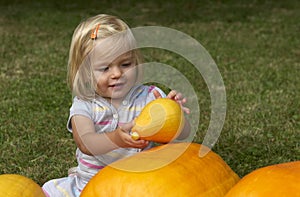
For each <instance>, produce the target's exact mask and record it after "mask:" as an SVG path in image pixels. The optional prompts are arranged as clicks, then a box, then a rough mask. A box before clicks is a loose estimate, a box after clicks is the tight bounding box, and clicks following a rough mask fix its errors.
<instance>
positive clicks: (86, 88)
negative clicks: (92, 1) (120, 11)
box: [68, 14, 142, 100]
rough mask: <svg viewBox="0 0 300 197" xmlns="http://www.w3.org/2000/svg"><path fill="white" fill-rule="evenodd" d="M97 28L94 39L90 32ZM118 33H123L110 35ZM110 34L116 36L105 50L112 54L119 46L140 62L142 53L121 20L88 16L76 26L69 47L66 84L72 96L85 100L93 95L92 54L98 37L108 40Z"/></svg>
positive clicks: (112, 17)
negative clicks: (136, 47)
mask: <svg viewBox="0 0 300 197" xmlns="http://www.w3.org/2000/svg"><path fill="white" fill-rule="evenodd" d="M96 27H98V28H96ZM96 29H97V30H98V31H97V32H95V33H96V37H97V38H96V39H92V38H91V33H92V32H94V31H95V30H96ZM124 32H125V33H124ZM120 33H123V34H121V36H117V37H116V36H113V35H117V34H119V35H120ZM112 36H113V37H115V38H112V40H110V41H113V44H112V45H111V46H110V48H109V49H107V50H106V53H114V52H116V51H117V50H118V51H120V48H121V49H122V51H123V52H126V51H131V52H132V54H133V57H134V60H135V62H136V64H140V63H141V59H142V58H141V55H140V54H139V52H138V50H137V49H135V46H136V45H135V39H134V37H133V35H132V33H131V31H130V29H129V27H128V26H127V24H126V23H125V22H124V21H122V20H121V19H119V18H117V17H115V16H110V15H105V14H100V15H97V16H94V17H91V18H88V19H87V20H85V21H83V22H81V23H80V24H79V25H78V26H77V28H76V29H75V31H74V33H73V37H72V41H71V46H70V52H69V61H68V83H69V86H70V89H71V91H72V93H73V95H75V96H77V97H79V98H81V99H85V100H92V99H94V98H95V94H96V89H97V85H96V80H95V77H94V73H93V69H92V66H91V64H92V62H91V53H92V51H93V50H94V49H95V43H96V42H99V41H98V40H100V41H101V40H104V39H106V38H109V39H111V37H112ZM119 55H121V54H119ZM138 72H139V71H138Z"/></svg>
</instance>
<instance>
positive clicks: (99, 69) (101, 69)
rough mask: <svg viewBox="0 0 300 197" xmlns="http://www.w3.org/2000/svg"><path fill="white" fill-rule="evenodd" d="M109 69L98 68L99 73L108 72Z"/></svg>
mask: <svg viewBox="0 0 300 197" xmlns="http://www.w3.org/2000/svg"><path fill="white" fill-rule="evenodd" d="M108 69H109V67H108V66H107V67H101V68H98V69H97V71H100V72H106V71H108Z"/></svg>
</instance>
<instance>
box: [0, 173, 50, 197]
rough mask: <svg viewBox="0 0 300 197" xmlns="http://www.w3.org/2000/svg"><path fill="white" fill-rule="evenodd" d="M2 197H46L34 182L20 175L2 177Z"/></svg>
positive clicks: (3, 175) (0, 188) (0, 196)
mask: <svg viewBox="0 0 300 197" xmlns="http://www.w3.org/2000/svg"><path fill="white" fill-rule="evenodd" d="M0 197H45V194H44V192H43V190H42V188H41V187H40V186H39V185H38V184H37V183H35V182H34V181H33V180H31V179H29V178H27V177H25V176H22V175H18V174H2V175H0Z"/></svg>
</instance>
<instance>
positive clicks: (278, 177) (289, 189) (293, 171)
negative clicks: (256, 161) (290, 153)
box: [226, 161, 300, 197]
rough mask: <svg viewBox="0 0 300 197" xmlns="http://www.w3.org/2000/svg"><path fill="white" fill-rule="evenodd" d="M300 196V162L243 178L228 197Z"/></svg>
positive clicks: (260, 170) (277, 166) (256, 172)
mask: <svg viewBox="0 0 300 197" xmlns="http://www.w3.org/2000/svg"><path fill="white" fill-rule="evenodd" d="M250 196H251V197H261V196H270V197H277V196H278V197H284V196H288V197H290V196H293V197H294V196H300V161H295V162H288V163H282V164H276V165H271V166H266V167H263V168H259V169H257V170H255V171H253V172H251V173H249V174H248V175H246V176H245V177H243V178H242V179H241V180H240V181H239V182H238V183H237V184H236V185H235V186H234V187H233V188H232V189H231V190H230V191H229V192H228V194H227V195H226V197H250Z"/></svg>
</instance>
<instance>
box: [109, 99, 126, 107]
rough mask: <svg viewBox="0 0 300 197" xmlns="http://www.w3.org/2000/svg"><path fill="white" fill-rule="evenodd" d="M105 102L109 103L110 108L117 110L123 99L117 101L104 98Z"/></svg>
mask: <svg viewBox="0 0 300 197" xmlns="http://www.w3.org/2000/svg"><path fill="white" fill-rule="evenodd" d="M105 99H106V100H107V102H109V103H110V104H111V105H112V106H114V107H115V108H116V109H118V108H119V107H120V105H121V103H122V101H123V99H124V98H118V99H111V98H105Z"/></svg>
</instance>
